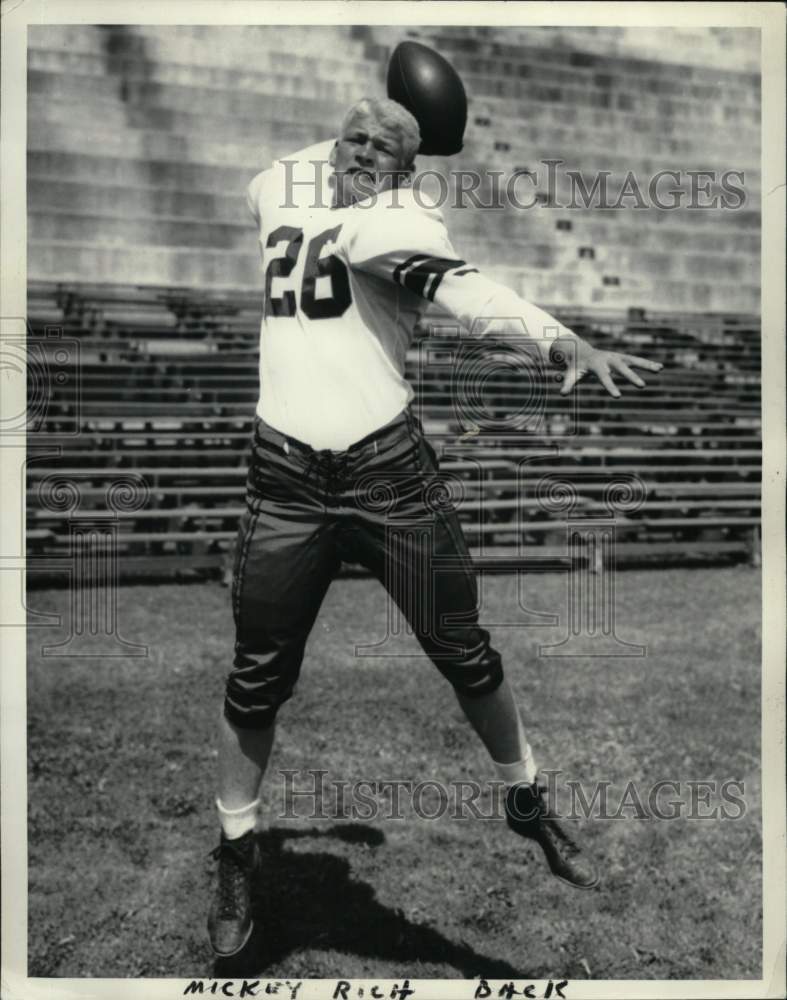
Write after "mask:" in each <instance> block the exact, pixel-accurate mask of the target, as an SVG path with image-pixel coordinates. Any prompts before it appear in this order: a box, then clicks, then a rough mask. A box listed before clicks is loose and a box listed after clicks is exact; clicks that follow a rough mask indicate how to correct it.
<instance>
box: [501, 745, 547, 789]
mask: <svg viewBox="0 0 787 1000" xmlns="http://www.w3.org/2000/svg"><path fill="white" fill-rule="evenodd" d="M493 763H494V765H495V769H496V770H497V773H498V775H499V777H500V780H501V781H504V782H505V783H506V784H507V785H521V784H527V785H532V784H533V782H534V781H535V780H536V773H537V771H538V767H537V765H536V761H535V758H534V757H533V751H532V750H531V749H530V744H529V743H526V744H525V754H524V756H523V757H522V760H515V761H514V762H513V763H511V764H501V763H500V761H497V760H496V761H493Z"/></svg>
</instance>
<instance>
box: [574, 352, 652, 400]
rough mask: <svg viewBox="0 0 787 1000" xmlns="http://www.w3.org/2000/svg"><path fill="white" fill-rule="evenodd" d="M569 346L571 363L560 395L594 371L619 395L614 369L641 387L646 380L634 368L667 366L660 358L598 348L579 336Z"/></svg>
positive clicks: (608, 388)
mask: <svg viewBox="0 0 787 1000" xmlns="http://www.w3.org/2000/svg"><path fill="white" fill-rule="evenodd" d="M567 348H568V349H567V352H566V353H567V354H568V364H567V368H566V373H565V375H564V377H563V386H562V388H561V390H560V395H561V396H567V395H568V394H569V393H570V392H571V391H572V389H573V388H574V386H575V385H576V384H577V382H579V381H580V379H583V378H584V377H585V376H586V375H587V374H589V373H591V374H593V375H595V376H596V378H597V379H598V380H599V382H601V384H602V385H603V386H604V388H605V389H606V390H607V392H608V393H609V394H610V396H613V397H614V398H615V399H618V398H619V397H620V389H618V387H617V386H616V385H615V383H614V381H613V379H612V374H613V372H614V373H615V374H616V375H622V376H623V377H624V378H625V379H627V380H628V381H629V382H631V383H632V385H635V386H637V388H638V389H642V388H644V386H645V382H644V380H643V379H641V378H640V377H639V375H637V373H636V372H635V371H632V369H633V368H642V369H644V370H645V371H649V372H660V371H661V369H662V368H663V367H664V365H662V364H660V363H659V362H658V361H648V360H647V358H640V357H637V356H636V355H635V354H618V353H617V352H616V351H598V350H596V349H595V348H594V347H591V346H590V344H588V343H587V341H584V340H582V339H581V338H580V337H577V338H576V339H574V338H572V340H571V342H570V344H569V345H567Z"/></svg>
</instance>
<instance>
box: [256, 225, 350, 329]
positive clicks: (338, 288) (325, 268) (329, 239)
mask: <svg viewBox="0 0 787 1000" xmlns="http://www.w3.org/2000/svg"><path fill="white" fill-rule="evenodd" d="M341 228H342V227H341V226H336V228H335V229H326V230H325V232H324V233H320V234H319V236H315V237H314V239H313V240H311V241H310V243H309V245H308V247H307V248H306V263H305V264H304V267H303V281H302V283H301V296H300V298H301V301H300V309H301V312H303V313H305V314H306V315H307V316H308V317H309V319H335V318H336V317H337V316H341V315H343V314H344V312H345V311H346V310H347V307H348V306H349V305H350V303H351V302H352V295H351V294H350V279H349V276H348V274H347V268H346V267H345V266H344V262H343V261H341V260H339V258H338V257H336V256H335V255H333V254H331V255H330V256H328V257H320V254H321V253H322V250H323V248H324V247H325V244H326V243H333V242H335V241H336V239H337V238H338V236H339V233H340V232H341ZM285 242H286V244H287V249H286V250H285V252H284V256H283V257H275V258H274V259H273V260H272V261H271V262H270V264H268V267H267V269H266V271H265V315H266V316H294V315H295V312H296V309H297V305H296V302H295V291H294V289H289V288H288V289H287V290H286V291H284V292H283V293H282V294H281V295H280V296H274V295H271V286H272V284H273V279H274V278H288V277H289V276H290V275H291V274H292V272H293V269H294V268H295V265H296V264H297V263H298V257H299V256H300V252H301V250H302V248H303V230H302V229H295V228H294V227H293V226H279V228H278V229H274V230H273V232H272V233H271V234H270V236H269V237H268V240H267V242H266V244H265V246H266V247H267V248H268V249H272V248H273V247H275V246H278V245H279V244H280V243H285ZM323 277H326V278H330V279H331V294H330V295H328V296H324V297H320V298H317V279H318V278H323Z"/></svg>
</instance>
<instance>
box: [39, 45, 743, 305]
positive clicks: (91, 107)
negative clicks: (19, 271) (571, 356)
mask: <svg viewBox="0 0 787 1000" xmlns="http://www.w3.org/2000/svg"><path fill="white" fill-rule="evenodd" d="M638 30H639V34H637V30H635V29H553V28H543V29H532V30H528V31H524V30H523V29H511V30H505V31H500V30H491V29H483V30H479V29H469V28H457V29H444V28H443V29H440V28H429V29H426V28H423V29H418V30H411V31H405V30H402V29H392V28H384V27H375V28H370V27H354V28H353V27H347V28H339V27H320V28H308V27H275V28H271V27H245V28H215V27H183V26H181V27H153V26H131V27H128V26H126V27H124V26H102V27H99V26H36V27H34V28H31V29H30V32H29V36H28V107H29V125H28V216H29V223H28V225H29V229H28V239H29V244H28V265H29V276H30V278H31V279H46V280H63V281H99V282H100V281H111V282H125V283H129V284H172V285H187V286H194V287H197V288H219V287H221V288H238V289H247V288H253V287H258V286H259V284H260V277H259V254H258V250H257V245H256V234H255V232H254V229H253V227H252V225H251V222H250V220H249V218H248V216H247V211H246V207H245V200H244V191H245V186H246V184H247V183H248V181H249V180H250V178H251V177H252V176H253V175H254V174H255V173H256V172H257V171H258V170H260V169H262V168H263V167H265V166H266V165H268V163H269V162H270V161H271V159H272V158H274V157H276V156H282V155H286V154H287V153H290V152H293V151H294V150H295V149H297V148H298V147H299V146H303V145H306V144H308V143H311V142H314V141H317V140H319V139H323V138H329V137H331V136H332V135H333V134H334V132H335V129H336V127H337V124H338V122H339V121H340V120H341V117H342V113H343V111H344V109H345V108H346V106H347V105H348V104H349V103H351V102H352V101H353V100H355V99H357V98H358V97H359V96H361V95H362V94H373V95H374V94H377V95H382V94H383V92H384V75H385V68H386V65H387V59H388V55H389V53H390V50H391V48H392V47H393V45H395V44H396V42H397V41H398V40H399V39H400V38H402V37H413V38H417V39H420V40H421V41H424V42H425V43H427V44H430V45H433V46H434V47H436V48H437V49H438V50H439V51H441V52H442V53H443V54H444V55H446V57H447V58H449V59H450V60H451V61H452V62H453V63H454V65H455V66H456V68H457V70H458V71H459V72H460V74H461V76H462V78H463V80H464V81H465V86H466V88H467V91H468V95H469V98H470V113H469V121H468V129H467V136H466V143H465V149H464V150H463V152H462V153H461V154H460V155H459V156H457V157H452V158H451V159H450V160H441V159H439V158H431V159H427V158H424V159H423V160H422V162H421V164H420V165H421V166H423V167H431V168H434V169H437V170H440V171H442V172H447V171H450V170H453V171H456V170H458V169H461V170H465V171H470V170H474V171H477V172H480V173H481V174H484V175H486V174H488V172H489V171H501V172H502V173H503V175H504V177H505V178H508V177H510V176H512V175H518V176H519V179H520V182H521V185H520V186H518V188H517V190H518V191H520V192H521V195H522V197H526V196H532V195H534V194H537V195H538V196H539V197H540V198H541V202H542V203H540V204H538V205H536V207H534V208H532V209H530V210H526V211H525V210H519V209H516V208H514V207H511V206H509V207H506V208H503V209H499V210H498V209H494V210H491V209H483V208H473V207H465V208H461V209H452V208H450V207H449V208H447V210H446V219H447V223H448V226H449V230H450V232H451V234H452V237H453V238H454V240H455V242H456V245H457V249H459V250H460V251H461V252H462V254H463V256H465V257H466V259H469V260H473V261H475V262H477V263H478V264H480V265H481V266H483V267H484V268H485V269H486V270H487V272H489V273H490V274H491V275H492V276H495V277H497V278H499V279H500V280H502V281H505V282H506V283H508V284H510V285H511V286H512V287H514V288H516V290H517V291H519V292H521V293H523V294H525V295H527V296H528V297H529V298H531V299H533V300H534V301H536V302H539V303H542V304H550V305H571V306H612V307H614V306H640V307H645V308H669V309H684V310H697V311H707V310H712V311H736V312H758V311H759V233H760V228H759V226H760V223H759V198H760V191H759V183H760V178H759V156H760V153H759V149H760V136H759V122H760V97H759V75H758V72H757V68H758V56H757V48H758V33H757V32H750V31H731V30H730V29H713V30H710V31H704V32H702V33H700V34H697V33H696V32H695V33H692V32H672V33H671V34H666V35H665V33H664V32H663V31H662V32H661V33H658V32H653V31H647V32H643V31H642V30H641V29H638ZM546 159H552V160H560V161H562V163H561V164H560V166H559V168H556V186H555V193H556V195H557V199H558V200H559V201H560V203H561V204H563V205H565V204H567V196H568V194H569V189H568V186H567V175H566V170H576V171H578V172H579V173H580V174H581V175H582V177H583V178H584V179H585V180H586V183H587V187H591V186H592V178H593V176H594V174H595V173H596V172H597V171H601V170H607V171H610V177H609V189H610V191H611V192H612V194H613V198H614V196H615V195H616V194H617V193H618V192H619V191H620V187H621V184H622V182H623V180H624V178H625V177H626V175H627V173H628V172H629V171H631V172H633V175H634V177H635V178H636V180H637V183H638V185H639V187H640V188H641V189H642V190H644V191H645V192H647V187H648V182H649V180H650V178H652V177H653V176H654V175H655V174H656V173H657V172H658V171H660V170H678V171H682V172H685V171H688V170H714V171H716V172H717V173H719V174H721V173H723V172H724V171H728V170H737V171H743V172H744V175H745V184H744V187H745V192H746V202H745V204H744V205H742V206H741V207H739V208H737V209H736V210H732V209H721V208H719V209H704V210H696V209H691V208H687V207H681V208H677V209H675V210H672V211H663V210H659V209H657V208H655V207H652V206H649V207H644V208H631V207H629V208H624V209H623V210H611V209H601V208H591V209H584V210H580V209H570V208H560V207H554V205H551V204H550V203H549V200H548V198H549V190H548V188H549V186H548V183H547V172H546V168H545V167H544V166H543V161H544V160H546ZM668 186H669V185H668ZM684 186H685V185H684ZM662 190H665V189H664V188H662ZM478 193H479V195H480V196H481V197H488V195H489V190H488V185H482V187H481V188H480V189H479V192H478ZM545 200H546V203H544V201H545ZM633 203H634V199H628V200H624V201H623V204H624V205H629V206H630V205H632V204H633Z"/></svg>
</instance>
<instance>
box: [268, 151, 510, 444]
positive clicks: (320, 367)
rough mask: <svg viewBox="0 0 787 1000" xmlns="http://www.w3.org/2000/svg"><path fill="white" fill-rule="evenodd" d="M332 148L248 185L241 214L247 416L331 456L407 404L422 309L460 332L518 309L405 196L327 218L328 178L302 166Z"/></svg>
mask: <svg viewBox="0 0 787 1000" xmlns="http://www.w3.org/2000/svg"><path fill="white" fill-rule="evenodd" d="M331 145H332V143H321V144H319V145H317V146H313V147H310V148H309V149H307V150H304V151H302V152H301V153H298V154H295V156H293V157H289V158H287V159H285V160H282V161H277V162H276V163H275V164H274V165H273V167H271V168H270V169H269V170H266V171H263V172H262V173H261V174H258V175H257V176H256V177H255V178H254V180H253V181H252V182H251V184H250V185H249V189H248V203H249V208H250V210H251V212H252V214H253V215H254V217H255V219H256V220H257V221H258V224H259V242H260V248H261V251H262V271H263V275H264V282H265V293H264V311H263V319H262V327H261V333H260V398H259V403H258V405H257V413H258V414H259V416H260V417H261V418H262V419H263V420H264V421H265V422H266V423H268V424H270V425H271V426H273V427H275V428H277V429H278V430H280V431H281V432H282V433H284V434H287V435H289V436H290V437H293V438H297V439H298V440H300V441H303V442H305V443H307V444H310V445H311V446H312V447H313V448H316V449H324V448H329V449H333V450H337V451H340V450H345V449H346V448H348V447H349V446H350V445H351V444H353V443H354V442H356V441H359V440H360V439H361V438H363V437H365V436H366V435H367V434H371V433H372V432H373V431H375V430H377V429H379V428H380V427H383V426H384V425H385V424H387V423H389V422H390V421H391V420H393V419H394V418H395V417H396V416H397V415H398V414H399V413H401V412H402V410H403V409H405V407H406V406H407V404H408V403H409V402H410V400H411V399H412V397H413V390H412V388H411V387H410V385H409V384H408V383H407V381H406V379H405V377H404V368H405V357H406V353H407V349H408V347H409V346H410V343H411V341H412V337H413V330H414V328H415V325H416V322H417V320H418V318H419V316H420V315H421V314H422V312H423V310H424V309H425V308H426V307H427V306H428V304H429V303H430V302H434V303H436V304H437V305H438V306H440V307H441V308H442V309H443V310H445V311H447V312H449V313H451V314H452V315H453V316H455V317H456V318H457V319H458V320H459V322H460V323H462V325H463V326H465V327H467V328H470V327H472V326H473V325H474V323H475V322H476V320H477V319H478V317H481V316H483V315H490V316H494V315H497V316H501V315H507V316H515V315H517V314H520V315H521V312H520V310H519V308H518V307H519V305H522V304H523V303H522V301H521V300H520V299H518V297H517V296H515V295H513V293H511V292H510V291H509V290H508V289H505V288H503V286H501V285H498V284H497V283H496V282H493V281H489V280H488V279H486V278H484V277H482V276H481V275H480V274H479V272H478V270H477V269H476V268H474V267H472V266H470V265H468V264H467V263H466V262H465V261H464V260H462V259H461V258H460V257H459V256H458V254H457V253H456V252H455V250H454V249H453V247H452V246H451V242H450V240H449V238H448V233H447V231H446V228H445V224H444V222H443V218H442V214H441V213H440V211H439V210H438V209H437V208H434V207H431V206H424V204H422V202H423V198H421V196H420V195H416V193H414V192H413V191H411V190H409V189H407V188H404V189H399V190H397V191H389V192H385V193H384V194H381V195H378V196H373V197H372V198H369V199H366V200H364V201H361V202H359V203H357V204H355V205H353V206H350V207H347V208H330V207H328V206H329V205H330V201H331V194H332V192H331V191H330V189H329V188H328V184H327V178H328V176H329V173H330V171H329V169H328V168H327V166H326V169H325V170H323V171H322V183H321V184H317V186H316V187H315V183H314V182H315V177H316V176H319V168H316V167H315V166H313V165H312V163H313V161H318V163H319V162H322V163H325V161H327V158H328V154H329V151H330V148H331ZM315 170H317V171H318V174H317V175H316V174H315ZM293 180H295V181H296V184H293V183H291V182H292V181H293ZM305 182H310V183H305ZM501 310H502V311H501ZM495 325H496V324H495ZM520 332H521V328H520Z"/></svg>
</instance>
